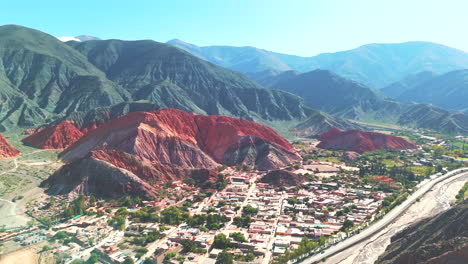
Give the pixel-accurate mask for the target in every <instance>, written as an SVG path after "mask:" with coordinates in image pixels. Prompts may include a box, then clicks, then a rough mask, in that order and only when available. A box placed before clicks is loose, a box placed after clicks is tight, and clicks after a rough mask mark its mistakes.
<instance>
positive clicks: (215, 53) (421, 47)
mask: <svg viewBox="0 0 468 264" xmlns="http://www.w3.org/2000/svg"><path fill="white" fill-rule="evenodd" d="M167 43H168V44H171V45H174V46H176V47H179V48H181V49H183V50H186V51H188V52H190V53H192V54H194V55H195V56H198V57H200V58H202V59H204V60H207V61H210V62H212V63H214V64H217V65H220V66H223V67H226V68H229V69H232V70H236V71H240V72H243V73H248V74H249V75H254V74H256V73H259V72H264V71H272V72H275V71H288V70H294V71H299V72H309V71H312V70H315V69H325V70H330V71H333V72H335V73H337V74H339V75H340V76H343V77H345V78H348V79H351V80H354V81H357V82H360V83H363V84H365V85H368V86H370V87H375V88H383V87H386V86H388V85H390V84H391V83H394V82H397V81H400V80H401V79H403V78H405V77H406V76H408V75H410V74H416V73H419V72H422V71H432V72H434V73H437V74H442V73H447V72H449V71H453V70H457V69H466V68H468V53H466V52H463V51H461V50H457V49H454V48H450V47H447V46H444V45H440V44H436V43H431V42H420V41H414V42H405V43H397V44H368V45H364V46H361V47H358V48H356V49H352V50H347V51H341V52H335V53H322V54H319V55H316V56H312V57H301V56H294V55H288V54H282V53H277V52H272V51H267V50H263V49H259V48H255V47H232V46H206V47H199V46H196V45H194V44H190V43H186V42H184V41H181V40H178V39H174V40H170V41H168V42H167Z"/></svg>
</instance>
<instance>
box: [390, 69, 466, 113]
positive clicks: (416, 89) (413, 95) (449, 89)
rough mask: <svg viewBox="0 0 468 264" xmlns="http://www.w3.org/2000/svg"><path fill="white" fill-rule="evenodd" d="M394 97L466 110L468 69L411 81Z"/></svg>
mask: <svg viewBox="0 0 468 264" xmlns="http://www.w3.org/2000/svg"><path fill="white" fill-rule="evenodd" d="M396 98H397V99H399V100H402V101H407V102H418V103H430V104H434V105H436V106H439V107H442V108H445V109H452V110H468V70H457V71H452V72H449V73H446V74H442V75H440V76H434V77H432V78H428V79H426V80H424V81H422V82H418V83H412V85H411V86H410V87H408V88H407V89H406V90H405V91H404V92H402V93H401V94H399V96H397V97H396Z"/></svg>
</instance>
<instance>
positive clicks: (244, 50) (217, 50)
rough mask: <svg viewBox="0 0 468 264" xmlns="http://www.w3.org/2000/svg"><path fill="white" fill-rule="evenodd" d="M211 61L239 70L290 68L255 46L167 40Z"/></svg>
mask: <svg viewBox="0 0 468 264" xmlns="http://www.w3.org/2000/svg"><path fill="white" fill-rule="evenodd" d="M167 44H170V45H172V46H175V47H178V48H180V49H183V50H185V51H188V52H190V53H192V54H194V55H195V56H197V57H199V58H202V59H204V60H206V61H209V62H211V63H214V64H217V65H219V66H222V67H224V68H228V69H231V70H235V71H240V72H260V71H264V70H277V71H287V70H291V68H290V67H289V66H288V65H286V64H285V63H284V62H282V61H281V60H279V59H278V58H277V57H276V56H274V55H273V54H271V53H270V52H269V51H265V50H262V49H258V48H255V47H231V46H208V47H198V46H196V45H193V44H190V43H186V42H184V41H181V40H178V39H173V40H170V41H168V42H167Z"/></svg>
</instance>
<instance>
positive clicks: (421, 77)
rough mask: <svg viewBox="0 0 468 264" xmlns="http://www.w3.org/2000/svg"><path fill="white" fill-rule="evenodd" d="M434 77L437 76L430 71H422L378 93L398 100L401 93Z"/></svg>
mask: <svg viewBox="0 0 468 264" xmlns="http://www.w3.org/2000/svg"><path fill="white" fill-rule="evenodd" d="M435 76H437V74H435V73H434V72H431V71H423V72H419V73H416V74H411V75H408V76H406V77H405V78H403V79H402V80H400V81H398V82H394V83H392V84H390V85H388V86H386V87H384V88H382V89H380V91H382V93H384V94H385V95H387V96H389V97H391V98H398V97H399V96H400V95H401V94H402V93H404V92H406V91H408V90H411V89H412V88H414V87H415V86H418V85H421V84H423V83H424V82H426V81H428V80H430V79H432V78H434V77H435Z"/></svg>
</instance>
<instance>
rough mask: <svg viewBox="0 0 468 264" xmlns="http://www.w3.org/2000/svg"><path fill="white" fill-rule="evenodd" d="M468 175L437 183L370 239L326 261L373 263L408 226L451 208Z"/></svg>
mask: <svg viewBox="0 0 468 264" xmlns="http://www.w3.org/2000/svg"><path fill="white" fill-rule="evenodd" d="M467 180H468V176H465V177H461V178H458V179H456V180H451V179H449V180H447V181H444V182H441V183H439V184H437V185H435V186H434V188H433V189H432V191H429V192H428V193H427V194H425V195H424V196H423V197H422V198H421V200H420V201H419V202H417V203H415V204H414V205H413V206H411V207H410V208H409V209H408V210H407V211H406V212H405V213H404V214H403V215H402V216H401V217H399V218H398V219H397V220H396V221H395V222H393V223H392V224H390V225H389V226H388V227H387V228H385V229H383V230H382V231H381V232H379V233H377V234H375V235H374V236H372V237H371V238H370V239H367V240H366V241H363V242H361V243H359V244H357V245H355V246H353V247H351V248H348V249H347V250H345V251H343V252H341V253H339V254H336V255H335V256H333V257H330V258H328V259H327V260H326V263H327V264H328V263H339V264H372V263H374V262H375V261H376V260H377V258H378V257H379V256H380V255H381V254H382V253H383V252H384V251H385V248H386V247H387V246H388V245H389V244H390V238H391V237H392V236H393V235H394V234H396V233H397V232H398V231H400V230H402V229H403V228H405V227H406V226H408V225H410V224H411V223H414V222H416V221H418V220H421V219H423V218H425V217H431V216H434V215H436V214H438V213H440V212H442V211H445V210H447V209H448V208H450V203H451V202H453V201H454V200H455V195H456V194H457V193H458V191H459V190H460V188H461V187H462V186H463V184H464V183H465V182H466V181H467Z"/></svg>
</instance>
